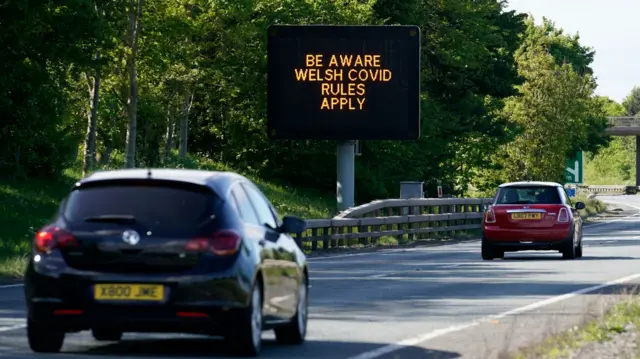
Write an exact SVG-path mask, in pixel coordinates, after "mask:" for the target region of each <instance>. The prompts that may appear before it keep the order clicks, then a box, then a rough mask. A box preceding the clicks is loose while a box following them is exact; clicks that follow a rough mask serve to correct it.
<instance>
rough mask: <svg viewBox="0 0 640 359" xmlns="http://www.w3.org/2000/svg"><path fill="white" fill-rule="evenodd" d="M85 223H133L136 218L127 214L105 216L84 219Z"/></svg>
mask: <svg viewBox="0 0 640 359" xmlns="http://www.w3.org/2000/svg"><path fill="white" fill-rule="evenodd" d="M84 221H85V222H114V223H135V222H136V217H134V216H132V215H129V214H105V215H102V216H94V217H86V218H85V219H84Z"/></svg>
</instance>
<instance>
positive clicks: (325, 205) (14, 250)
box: [0, 157, 335, 279]
mask: <svg viewBox="0 0 640 359" xmlns="http://www.w3.org/2000/svg"><path fill="white" fill-rule="evenodd" d="M174 162H176V163H169V164H168V165H167V166H168V167H183V168H201V169H207V170H229V171H233V169H231V168H229V167H227V166H224V165H221V164H219V163H216V162H212V161H208V160H203V159H198V158H193V157H192V158H189V159H188V160H187V161H182V162H181V163H177V161H175V160H174ZM79 177H80V174H79V172H78V171H77V170H76V169H70V170H67V171H65V175H64V176H63V178H61V179H59V180H55V181H51V180H49V181H45V180H17V179H0V277H4V278H7V277H8V278H15V279H19V278H21V277H22V274H23V271H24V268H25V265H26V258H27V254H28V253H29V251H30V248H31V240H32V238H33V235H34V233H35V231H37V230H38V229H39V228H41V227H42V226H43V225H45V224H46V223H47V222H48V221H49V220H51V218H52V217H53V215H54V214H55V212H56V210H57V208H58V204H59V202H60V200H62V198H64V196H66V195H67V194H68V191H69V189H70V187H71V185H72V184H73V183H74V182H75V181H76V180H78V178H79ZM247 177H249V178H251V179H252V180H253V181H254V182H255V183H256V184H257V185H258V186H259V187H260V188H261V189H262V190H263V191H264V193H265V195H267V196H268V198H269V199H270V200H271V201H272V202H273V205H274V206H275V207H276V209H277V210H278V212H280V213H279V214H280V215H281V216H284V215H296V216H300V217H302V218H306V219H310V218H329V217H332V216H333V215H334V211H335V198H334V197H333V196H331V195H328V194H323V193H319V192H316V191H313V190H305V189H300V188H292V187H290V186H283V185H280V184H277V183H274V182H269V181H265V180H263V179H260V178H257V177H256V176H251V175H247Z"/></svg>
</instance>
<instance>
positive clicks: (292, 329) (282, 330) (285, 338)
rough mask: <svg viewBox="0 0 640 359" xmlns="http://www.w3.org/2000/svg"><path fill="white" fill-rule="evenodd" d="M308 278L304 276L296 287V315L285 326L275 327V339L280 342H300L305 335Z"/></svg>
mask: <svg viewBox="0 0 640 359" xmlns="http://www.w3.org/2000/svg"><path fill="white" fill-rule="evenodd" d="M308 294H309V280H308V278H307V276H306V275H305V276H304V279H303V281H302V283H300V285H299V288H298V306H297V310H296V315H295V316H294V317H293V318H292V319H291V322H289V323H287V324H286V325H285V326H282V327H279V328H275V330H274V331H275V334H276V341H277V342H278V343H281V344H302V343H303V342H304V340H305V337H306V335H307V322H308V313H309V296H308Z"/></svg>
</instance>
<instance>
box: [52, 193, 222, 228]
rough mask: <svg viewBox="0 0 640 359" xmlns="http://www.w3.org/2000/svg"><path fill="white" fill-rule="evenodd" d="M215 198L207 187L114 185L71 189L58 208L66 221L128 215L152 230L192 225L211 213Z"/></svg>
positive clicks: (196, 224)
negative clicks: (62, 204) (64, 201)
mask: <svg viewBox="0 0 640 359" xmlns="http://www.w3.org/2000/svg"><path fill="white" fill-rule="evenodd" d="M216 200H217V199H216V197H215V195H214V194H213V192H210V191H209V190H208V189H207V188H202V189H198V188H197V187H195V186H194V187H188V188H187V187H182V186H171V185H164V184H161V185H158V184H153V185H144V184H117V185H100V186H91V187H86V188H80V189H77V190H74V191H72V192H71V194H70V195H69V197H68V198H67V201H66V204H65V205H64V207H63V206H61V208H60V209H61V211H62V213H63V215H64V217H65V219H66V220H67V221H69V222H70V223H79V222H83V223H84V222H85V219H87V218H89V217H97V216H105V215H130V216H133V217H135V220H136V221H138V222H139V223H141V224H143V225H145V226H148V227H149V228H153V229H156V230H159V229H160V230H161V229H175V228H185V227H189V228H193V227H195V226H199V225H200V224H201V223H202V221H204V220H205V219H206V218H207V217H208V216H210V215H211V214H212V212H213V208H214V205H215V201H216Z"/></svg>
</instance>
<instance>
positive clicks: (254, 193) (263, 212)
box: [242, 184, 278, 229]
mask: <svg viewBox="0 0 640 359" xmlns="http://www.w3.org/2000/svg"><path fill="white" fill-rule="evenodd" d="M242 187H243V188H244V189H245V191H247V194H248V195H249V199H250V200H251V203H253V206H254V208H255V209H256V212H257V213H258V219H259V220H260V223H262V224H263V225H267V226H269V227H271V228H272V229H276V228H277V227H278V225H277V224H276V219H275V218H274V217H273V213H272V212H271V208H270V206H269V204H268V203H267V201H266V200H265V198H264V196H263V195H262V193H260V192H258V190H257V189H255V188H254V187H253V186H250V185H246V184H243V185H242Z"/></svg>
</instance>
